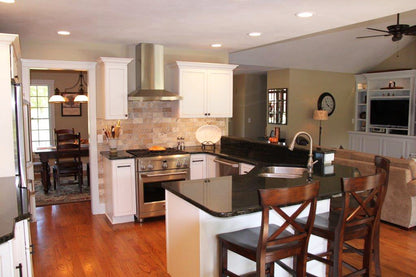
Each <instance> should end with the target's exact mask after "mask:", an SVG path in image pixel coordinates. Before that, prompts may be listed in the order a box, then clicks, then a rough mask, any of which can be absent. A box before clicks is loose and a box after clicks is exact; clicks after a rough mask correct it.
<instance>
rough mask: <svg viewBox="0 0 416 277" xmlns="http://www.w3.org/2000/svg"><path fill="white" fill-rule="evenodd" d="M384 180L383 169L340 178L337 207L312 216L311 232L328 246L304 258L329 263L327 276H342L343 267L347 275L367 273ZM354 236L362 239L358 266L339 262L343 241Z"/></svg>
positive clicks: (302, 222)
mask: <svg viewBox="0 0 416 277" xmlns="http://www.w3.org/2000/svg"><path fill="white" fill-rule="evenodd" d="M385 180H386V174H385V173H384V172H382V173H378V174H375V175H371V176H363V177H355V178H342V179H341V183H342V184H341V189H342V203H341V207H340V208H336V209H333V210H331V211H330V212H328V213H323V214H318V215H316V217H315V223H314V225H313V229H312V234H313V235H316V236H319V237H322V238H324V239H327V240H328V248H327V251H326V252H324V253H320V254H312V253H308V258H309V259H314V260H317V261H320V262H323V263H325V264H327V265H329V266H330V269H329V276H337V277H338V276H343V266H345V267H346V268H348V269H349V270H350V271H352V273H351V274H348V276H356V275H363V276H369V274H370V269H371V259H372V256H373V255H372V252H373V243H374V240H375V233H376V229H377V228H378V225H379V224H380V212H381V206H382V204H383V200H384V198H383V190H384V184H385V182H386V181H385ZM298 223H300V224H306V218H301V219H299V220H298ZM354 239H364V249H363V259H362V268H360V269H358V268H356V267H354V266H352V265H350V264H348V263H346V262H345V261H343V246H344V243H345V242H346V241H351V240H354Z"/></svg>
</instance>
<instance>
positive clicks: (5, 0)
mask: <svg viewBox="0 0 416 277" xmlns="http://www.w3.org/2000/svg"><path fill="white" fill-rule="evenodd" d="M0 2H3V3H14V0H0Z"/></svg>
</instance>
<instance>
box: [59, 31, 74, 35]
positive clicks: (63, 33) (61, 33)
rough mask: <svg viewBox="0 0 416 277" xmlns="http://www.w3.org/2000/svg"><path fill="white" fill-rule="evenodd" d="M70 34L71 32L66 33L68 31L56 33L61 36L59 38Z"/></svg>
mask: <svg viewBox="0 0 416 277" xmlns="http://www.w3.org/2000/svg"><path fill="white" fill-rule="evenodd" d="M70 34H71V32H68V31H58V35H61V36H69V35H70Z"/></svg>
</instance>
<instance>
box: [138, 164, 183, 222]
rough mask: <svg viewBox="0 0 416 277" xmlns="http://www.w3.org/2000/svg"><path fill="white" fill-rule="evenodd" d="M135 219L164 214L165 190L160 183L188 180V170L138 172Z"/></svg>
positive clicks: (140, 219)
mask: <svg viewBox="0 0 416 277" xmlns="http://www.w3.org/2000/svg"><path fill="white" fill-rule="evenodd" d="M137 179H138V180H139V182H138V193H139V195H138V197H137V200H138V203H137V208H138V211H137V217H138V219H139V221H140V222H141V221H143V218H146V217H153V216H161V215H164V214H165V189H164V188H162V183H166V182H174V181H183V180H188V179H189V170H162V171H152V172H138V178H137Z"/></svg>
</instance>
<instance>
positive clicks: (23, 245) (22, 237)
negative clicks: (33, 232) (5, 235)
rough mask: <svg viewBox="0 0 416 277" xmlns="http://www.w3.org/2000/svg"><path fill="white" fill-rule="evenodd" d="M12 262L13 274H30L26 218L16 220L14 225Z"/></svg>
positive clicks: (30, 263) (30, 265)
mask: <svg viewBox="0 0 416 277" xmlns="http://www.w3.org/2000/svg"><path fill="white" fill-rule="evenodd" d="M13 264H14V265H13V268H14V272H15V276H32V262H31V255H30V238H29V226H28V221H27V220H21V221H18V222H16V225H15V227H14V239H13Z"/></svg>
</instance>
